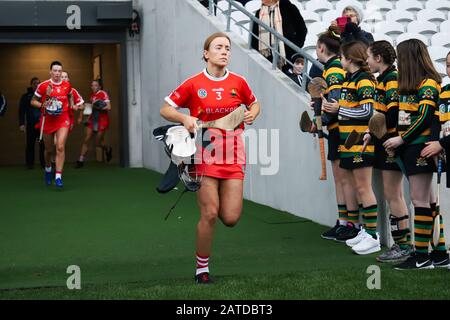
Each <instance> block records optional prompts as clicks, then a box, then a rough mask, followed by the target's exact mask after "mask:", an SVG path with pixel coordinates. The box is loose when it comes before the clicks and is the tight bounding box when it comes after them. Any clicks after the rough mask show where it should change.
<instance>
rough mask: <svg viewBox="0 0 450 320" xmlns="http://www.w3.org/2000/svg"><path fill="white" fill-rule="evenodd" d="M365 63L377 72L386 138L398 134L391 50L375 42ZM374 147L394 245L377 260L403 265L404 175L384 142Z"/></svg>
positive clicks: (407, 234)
mask: <svg viewBox="0 0 450 320" xmlns="http://www.w3.org/2000/svg"><path fill="white" fill-rule="evenodd" d="M367 55H368V59H367V63H368V64H369V67H370V70H371V71H372V72H373V73H379V76H378V78H377V87H376V90H375V110H376V112H380V113H383V114H384V115H385V117H386V127H387V131H388V135H387V136H388V137H393V136H395V135H397V134H398V133H397V122H398V108H399V101H398V81H397V79H398V74H397V69H396V67H395V65H394V62H395V60H396V58H397V54H396V53H395V49H394V47H392V45H391V44H390V43H389V42H387V41H384V40H382V41H375V42H374V43H372V44H371V45H370V46H369V48H368V49H367ZM372 138H373V139H374V145H375V163H374V168H375V169H378V170H381V176H382V180H383V195H384V199H385V200H386V201H387V203H388V205H389V209H390V216H389V219H390V225H391V235H392V238H393V239H394V242H395V243H394V245H393V246H392V247H391V248H390V249H389V250H387V251H386V252H384V253H382V254H381V255H380V256H378V257H377V260H378V261H379V262H402V261H404V260H406V259H407V258H408V257H409V255H410V253H411V252H412V251H413V248H412V246H411V231H410V229H409V219H408V207H407V206H406V202H405V199H404V197H403V173H402V171H401V169H400V167H399V166H398V164H397V162H396V159H395V157H393V156H392V155H388V153H387V152H386V150H385V148H384V147H383V141H381V140H379V139H377V138H376V137H372Z"/></svg>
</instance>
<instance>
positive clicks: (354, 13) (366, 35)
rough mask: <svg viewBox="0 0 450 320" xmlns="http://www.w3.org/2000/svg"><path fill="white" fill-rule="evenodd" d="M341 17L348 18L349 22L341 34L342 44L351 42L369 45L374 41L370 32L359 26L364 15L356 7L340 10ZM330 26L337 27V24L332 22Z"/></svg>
mask: <svg viewBox="0 0 450 320" xmlns="http://www.w3.org/2000/svg"><path fill="white" fill-rule="evenodd" d="M342 16H343V17H348V18H350V21H349V22H348V23H347V24H346V25H345V27H344V29H343V30H342V32H341V42H342V44H345V43H348V42H351V41H361V42H364V43H365V44H366V45H370V44H371V43H372V42H373V41H374V39H373V35H372V34H371V33H370V32H367V31H365V30H363V29H361V27H360V26H359V25H360V24H361V22H362V21H363V19H364V13H363V11H362V9H361V8H360V7H358V6H347V7H345V8H344V10H342ZM331 25H332V26H337V25H338V22H337V21H336V20H334V21H333V22H332V23H331Z"/></svg>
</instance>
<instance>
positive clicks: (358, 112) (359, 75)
mask: <svg viewBox="0 0 450 320" xmlns="http://www.w3.org/2000/svg"><path fill="white" fill-rule="evenodd" d="M375 87H376V86H375V82H374V81H373V80H372V77H371V76H370V74H369V73H367V72H364V71H362V70H360V71H358V72H356V73H354V74H353V75H350V77H349V79H348V80H347V81H345V82H344V84H343V85H342V89H341V97H340V99H339V133H340V152H341V156H342V157H351V156H354V154H355V153H359V152H361V151H362V148H363V142H362V141H360V142H359V143H358V144H356V145H354V146H353V147H352V148H351V149H346V148H345V146H344V144H345V140H346V139H347V137H348V135H349V134H350V132H352V131H353V130H355V131H356V132H358V133H364V132H365V131H366V130H367V129H368V124H369V119H370V116H371V115H372V113H373V107H374V103H375ZM373 152H374V146H373V144H369V145H368V146H367V148H366V150H365V152H364V153H366V154H372V155H373Z"/></svg>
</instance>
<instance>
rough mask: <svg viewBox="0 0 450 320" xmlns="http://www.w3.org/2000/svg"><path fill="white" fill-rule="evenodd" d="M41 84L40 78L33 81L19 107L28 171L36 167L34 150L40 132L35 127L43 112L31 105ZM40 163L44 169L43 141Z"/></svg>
mask: <svg viewBox="0 0 450 320" xmlns="http://www.w3.org/2000/svg"><path fill="white" fill-rule="evenodd" d="M39 83H40V81H39V79H38V78H33V79H31V81H30V85H31V87H29V88H28V89H27V93H25V94H24V95H23V96H22V98H21V99H20V105H19V129H20V131H22V132H25V133H26V138H27V142H26V149H25V162H26V165H27V167H28V169H33V167H34V153H35V150H34V149H35V145H36V140H37V139H38V138H39V130H38V129H36V128H35V125H36V124H37V123H38V122H39V118H40V117H41V111H40V110H39V109H37V108H33V107H32V106H31V104H30V102H31V98H33V95H34V92H35V91H36V88H37V86H38V85H39ZM39 161H40V164H41V167H42V168H44V165H45V160H44V143H43V142H42V141H41V142H40V143H39Z"/></svg>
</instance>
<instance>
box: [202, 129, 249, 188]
mask: <svg viewBox="0 0 450 320" xmlns="http://www.w3.org/2000/svg"><path fill="white" fill-rule="evenodd" d="M242 132H243V130H242V129H237V130H235V131H223V130H217V129H208V130H203V137H202V141H203V145H202V146H201V147H198V148H197V149H198V150H197V154H196V161H197V162H196V166H195V168H196V171H197V174H201V175H203V176H206V177H212V178H218V179H239V180H244V177H245V166H246V157H245V147H244V142H243V140H242V135H241V134H242ZM200 159H201V160H200ZM199 162H200V163H199Z"/></svg>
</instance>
